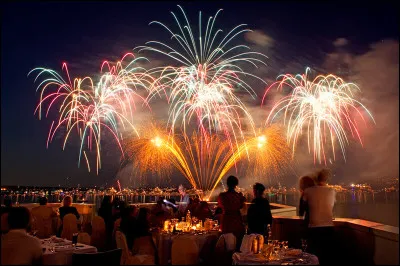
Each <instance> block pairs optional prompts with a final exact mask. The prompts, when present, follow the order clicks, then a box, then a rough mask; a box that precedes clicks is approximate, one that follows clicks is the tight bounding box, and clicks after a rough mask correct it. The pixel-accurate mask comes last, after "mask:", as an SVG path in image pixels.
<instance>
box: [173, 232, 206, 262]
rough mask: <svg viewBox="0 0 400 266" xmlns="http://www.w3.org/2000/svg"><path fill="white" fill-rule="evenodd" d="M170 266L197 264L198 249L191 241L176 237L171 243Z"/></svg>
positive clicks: (183, 237) (187, 238)
mask: <svg viewBox="0 0 400 266" xmlns="http://www.w3.org/2000/svg"><path fill="white" fill-rule="evenodd" d="M171 259H172V265H194V264H197V263H198V259H199V247H198V245H197V243H196V242H195V241H193V239H191V238H189V237H186V236H177V237H176V238H175V239H174V240H173V242H172V254H171Z"/></svg>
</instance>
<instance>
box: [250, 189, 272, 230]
mask: <svg viewBox="0 0 400 266" xmlns="http://www.w3.org/2000/svg"><path fill="white" fill-rule="evenodd" d="M264 191H265V187H264V185H263V184H260V183H255V184H254V186H253V194H254V199H253V201H252V202H251V204H250V206H249V209H248V210H247V223H248V230H249V232H248V233H249V234H260V235H264V236H267V235H268V234H267V225H268V224H269V225H272V214H271V207H270V205H269V201H268V200H267V199H266V198H264V197H263V194H264Z"/></svg>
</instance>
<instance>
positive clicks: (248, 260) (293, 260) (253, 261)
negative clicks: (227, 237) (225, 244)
mask: <svg viewBox="0 0 400 266" xmlns="http://www.w3.org/2000/svg"><path fill="white" fill-rule="evenodd" d="M232 264H233V265H319V261H318V258H317V256H315V255H312V254H309V253H305V252H302V253H301V254H300V255H299V256H295V257H284V258H282V259H281V260H271V261H267V260H266V258H265V257H264V256H263V255H261V254H248V255H245V254H243V253H238V252H236V253H234V254H233V256H232Z"/></svg>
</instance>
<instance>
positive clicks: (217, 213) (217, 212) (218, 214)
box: [214, 207, 222, 224]
mask: <svg viewBox="0 0 400 266" xmlns="http://www.w3.org/2000/svg"><path fill="white" fill-rule="evenodd" d="M221 215H222V208H221V207H217V208H216V209H215V212H214V220H217V221H218V224H221Z"/></svg>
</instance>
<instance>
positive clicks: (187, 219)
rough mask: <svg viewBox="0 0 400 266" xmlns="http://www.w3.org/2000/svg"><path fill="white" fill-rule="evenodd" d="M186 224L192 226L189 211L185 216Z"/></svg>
mask: <svg viewBox="0 0 400 266" xmlns="http://www.w3.org/2000/svg"><path fill="white" fill-rule="evenodd" d="M186 222H187V223H188V225H189V226H190V225H192V217H191V216H190V211H189V210H188V212H187V214H186Z"/></svg>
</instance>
